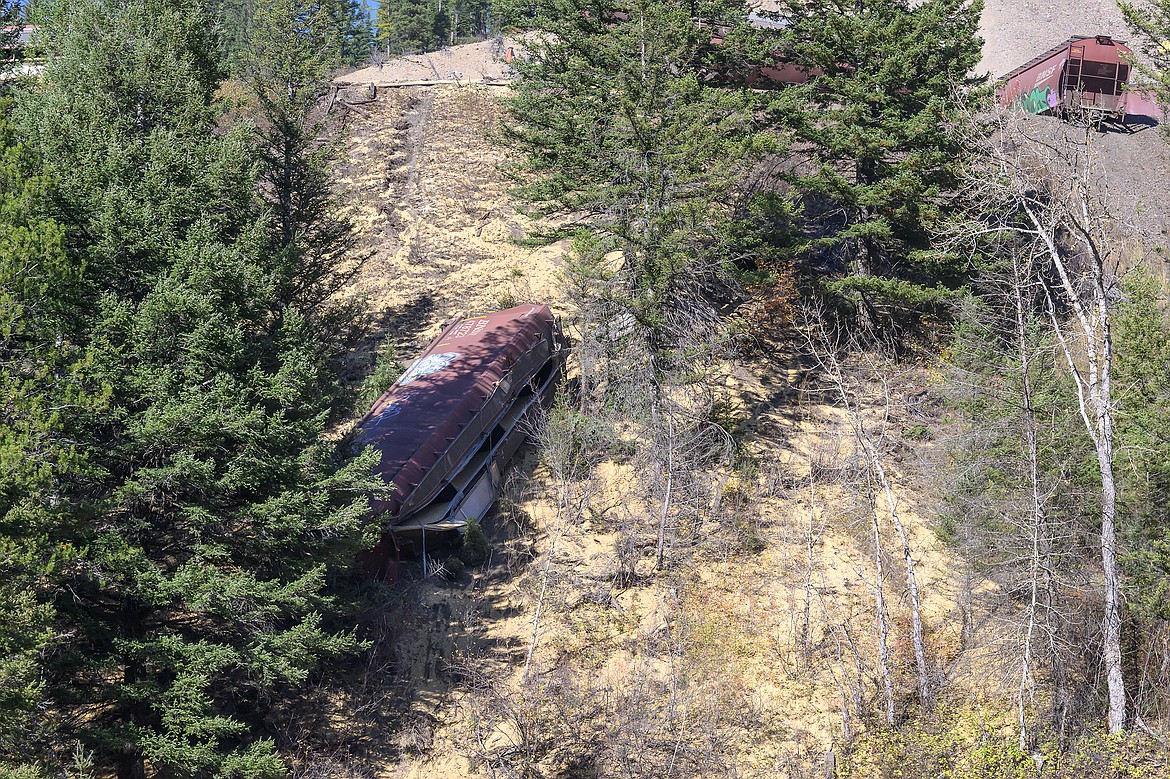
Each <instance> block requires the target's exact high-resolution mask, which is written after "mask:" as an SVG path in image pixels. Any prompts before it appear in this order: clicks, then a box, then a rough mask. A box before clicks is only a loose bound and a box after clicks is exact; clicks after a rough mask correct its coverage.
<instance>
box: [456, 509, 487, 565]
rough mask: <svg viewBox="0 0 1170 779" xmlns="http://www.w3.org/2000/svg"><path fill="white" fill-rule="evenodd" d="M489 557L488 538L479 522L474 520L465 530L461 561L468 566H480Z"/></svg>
mask: <svg viewBox="0 0 1170 779" xmlns="http://www.w3.org/2000/svg"><path fill="white" fill-rule="evenodd" d="M487 556H488V541H487V536H485V535H484V533H483V528H482V527H480V525H479V522H477V521H476V520H474V519H472V520H469V521H468V523H467V527H465V528H463V548H462V549H460V550H459V559H460V560H462V561H463V562H464V563H466V564H467V565H480V564H482V563H483V561H484V560H486V559H487Z"/></svg>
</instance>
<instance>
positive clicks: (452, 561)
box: [443, 555, 464, 581]
mask: <svg viewBox="0 0 1170 779" xmlns="http://www.w3.org/2000/svg"><path fill="white" fill-rule="evenodd" d="M443 571H445V572H446V575H447V578H448V579H450V580H451V581H455V580H456V579H458V578H459V577H460V576H462V575H463V571H464V566H463V561H462V560H460V559H459V556H458V555H451V556H450V557H448V558H447V559H446V560H444V561H443Z"/></svg>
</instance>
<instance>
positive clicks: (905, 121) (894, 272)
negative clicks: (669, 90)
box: [774, 0, 983, 308]
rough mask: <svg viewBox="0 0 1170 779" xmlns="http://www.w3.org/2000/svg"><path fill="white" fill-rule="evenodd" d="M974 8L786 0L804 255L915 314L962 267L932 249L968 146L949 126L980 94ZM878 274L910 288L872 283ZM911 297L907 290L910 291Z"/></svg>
mask: <svg viewBox="0 0 1170 779" xmlns="http://www.w3.org/2000/svg"><path fill="white" fill-rule="evenodd" d="M982 7H983V5H982V2H981V0H973V1H972V0H927V1H926V2H907V1H906V0H852V1H851V2H847V3H836V2H828V1H827V0H788V1H786V2H783V3H782V4H781V11H780V16H781V17H782V18H784V19H785V20H786V22H787V25H788V26H787V29H786V30H785V31H784V33H783V35H782V36H781V39H782V41H783V46H782V48H783V50H784V52H785V54H786V56H788V57H789V58H790V59H792V60H793V61H794V62H797V63H799V64H801V65H804V66H806V67H809V68H810V69H811V72H812V74H813V77H812V79H811V80H810V82H809V83H808V84H806V85H804V86H802V87H800V88H799V89H798V90H792V93H789V94H783V95H782V96H781V98H780V99H778V100H777V101H776V103H775V105H774V111H775V116H776V120H777V122H778V124H780V125H781V126H782V127H786V128H788V129H789V130H790V131H791V132H792V133H793V134H794V140H793V144H794V146H795V147H796V148H797V149H800V150H802V151H803V152H804V153H805V154H806V155H807V156H808V158H809V160H810V165H808V166H807V167H806V168H802V169H801V170H800V171H799V172H797V173H795V174H794V175H793V176H792V181H793V184H794V186H795V188H796V189H797V190H798V191H799V192H800V193H801V194H802V196H803V200H804V206H805V209H804V210H805V218H806V220H807V221H808V222H809V224H810V229H809V230H808V231H807V233H806V234H807V236H808V237H807V240H806V241H805V243H804V245H803V247H802V248H803V251H804V253H806V255H817V256H820V257H823V258H829V259H831V260H832V261H833V262H835V263H837V264H838V265H840V266H842V270H844V271H845V273H846V274H847V275H846V279H845V282H844V283H843V284H838V285H837V287H838V289H839V290H841V291H845V290H850V289H851V290H853V294H855V295H856V296H858V297H859V298H860V299H862V300H863V301H884V302H893V303H895V304H901V305H904V306H905V307H907V308H917V307H919V306H920V305H921V304H922V302H923V299H922V298H923V296H924V295H925V298H926V299H937V298H938V297H939V295H938V293H937V291H936V290H935V289H934V288H935V285H936V283H937V282H939V281H942V282H944V283H946V284H948V285H951V286H953V285H954V284H956V283H958V282H961V280H962V278H963V276H964V268H963V265H962V263H961V262H960V261H959V260H958V259H957V258H955V257H952V256H949V255H948V254H947V253H945V252H943V251H940V250H939V248H938V246H937V245H936V244H935V242H934V240H933V235H934V232H935V231H936V229H937V227H938V226H939V224H940V222H941V220H942V219H943V218H945V216H946V215H947V213H948V212H950V211H951V210H953V204H954V199H955V197H956V192H957V190H958V185H959V183H960V181H961V175H962V171H963V170H964V166H965V165H966V163H967V162H968V160H969V153H968V150H967V149H965V148H964V145H963V143H962V142H961V138H962V133H959V132H956V131H955V130H956V128H957V127H958V126H960V125H961V124H962V122H963V121H964V117H965V116H967V115H968V114H969V113H970V110H971V108H972V107H973V106H974V105H975V104H976V102H977V100H978V97H979V94H980V93H979V90H978V87H979V86H980V85H981V84H982V82H983V79H981V78H973V77H971V75H970V74H971V73H972V72H973V71H974V69H975V68H976V66H977V65H978V63H979V59H980V56H981V45H982V41H981V40H980V39H979V37H978V34H977V33H978V25H979V17H980V13H981V11H982ZM873 277H881V278H883V279H889V280H899V281H902V282H909V284H902V283H888V282H886V283H879V282H876V281H875V280H874V279H873ZM915 286H916V287H917V288H918V289H917V290H915V289H914V287H915Z"/></svg>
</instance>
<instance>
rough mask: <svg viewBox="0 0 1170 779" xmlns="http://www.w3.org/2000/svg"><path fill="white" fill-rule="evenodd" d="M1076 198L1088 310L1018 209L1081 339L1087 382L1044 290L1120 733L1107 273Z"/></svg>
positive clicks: (1083, 200)
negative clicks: (1082, 456) (1094, 504)
mask: <svg viewBox="0 0 1170 779" xmlns="http://www.w3.org/2000/svg"><path fill="white" fill-rule="evenodd" d="M1077 195H1078V203H1079V210H1080V213H1079V214H1070V215H1069V216H1070V227H1071V228H1072V230H1073V232H1074V233H1075V235H1076V237H1077V239H1078V240H1079V241H1080V242H1081V243H1082V245H1083V246H1084V247H1085V249H1086V250H1087V251H1088V253H1089V255H1090V256H1091V258H1092V268H1091V270H1090V271H1089V278H1088V279H1087V281H1089V282H1090V289H1089V294H1090V295H1091V296H1092V301H1091V308H1090V307H1086V306H1085V304H1084V303H1083V302H1082V301H1081V297H1080V291H1079V290H1078V288H1077V285H1076V284H1075V282H1074V281H1073V279H1072V277H1071V274H1070V272H1069V268H1068V265H1067V263H1066V262H1065V257H1064V253H1063V252H1062V251H1061V249H1060V247H1059V246H1057V244H1056V240H1055V238H1054V237H1053V233H1052V230H1051V229H1049V228H1048V227H1046V226H1045V224H1044V222H1043V220H1042V219H1041V218H1040V216H1039V215H1038V213H1037V212H1036V210H1035V208H1033V207H1032V204H1031V203H1030V202H1029V201H1027V200H1025V201H1024V203H1023V206H1024V211H1025V213H1026V214H1027V216H1028V220H1029V221H1030V222H1031V224H1032V226H1033V227H1034V228H1035V234H1036V235H1037V236H1038V237H1039V238H1040V240H1041V241H1042V243H1043V244H1044V247H1045V249H1046V250H1047V253H1048V255H1049V257H1050V258H1051V260H1052V266H1053V268H1054V269H1055V270H1056V272H1057V275H1058V276H1059V278H1060V287H1061V290H1062V291H1063V293H1064V298H1065V302H1066V303H1068V305H1069V306H1070V307H1071V308H1072V310H1073V314H1074V315H1075V317H1076V320H1077V322H1078V323H1079V324H1080V328H1081V334H1082V336H1083V337H1084V341H1085V351H1086V353H1087V364H1088V374H1089V375H1088V378H1087V379H1086V378H1085V376H1084V375H1083V374H1082V373H1081V371H1080V370H1079V368H1078V367H1077V364H1076V358H1075V356H1074V354H1073V351H1072V347H1071V346H1070V345H1069V343H1068V340H1067V339H1066V338H1065V337H1064V332H1063V330H1062V329H1061V326H1060V322H1059V321H1058V319H1057V317H1056V306H1055V303H1054V301H1053V300H1052V295H1051V292H1049V295H1048V315H1049V318H1050V319H1051V320H1052V325H1053V329H1054V330H1055V332H1056V336H1057V340H1058V342H1059V343H1060V347H1061V350H1062V351H1063V353H1064V357H1065V361H1066V362H1067V363H1068V366H1069V370H1070V371H1071V373H1072V376H1073V379H1074V381H1075V383H1076V388H1077V402H1078V404H1079V407H1080V412H1081V417H1082V419H1083V420H1084V422H1085V428H1086V430H1087V432H1088V433H1089V436H1090V438H1092V440H1093V447H1094V449H1095V450H1096V455H1097V465H1098V468H1099V469H1100V471H1101V568H1102V573H1103V575H1104V579H1105V581H1104V601H1105V624H1104V629H1103V636H1102V654H1103V655H1104V657H1103V659H1104V662H1105V676H1106V682H1107V686H1108V697H1109V714H1108V723H1109V732H1110V733H1120V732H1122V731H1123V730H1124V729H1125V720H1126V698H1125V678H1124V676H1123V675H1122V654H1121V577H1120V573H1119V571H1118V567H1117V528H1116V514H1117V484H1116V480H1115V479H1114V475H1113V396H1112V386H1111V383H1112V368H1113V334H1112V327H1111V316H1110V310H1109V290H1108V288H1107V284H1108V279H1107V272H1106V268H1105V263H1104V258H1103V257H1102V255H1101V251H1100V249H1099V246H1098V245H1097V243H1096V241H1095V240H1094V238H1093V237H1092V235H1091V229H1092V219H1091V215H1090V214H1089V209H1088V202H1087V197H1088V195H1087V193H1086V192H1085V191H1084V190H1083V189H1081V190H1079V191H1078V193H1077ZM1090 412H1091V415H1092V418H1091V417H1090Z"/></svg>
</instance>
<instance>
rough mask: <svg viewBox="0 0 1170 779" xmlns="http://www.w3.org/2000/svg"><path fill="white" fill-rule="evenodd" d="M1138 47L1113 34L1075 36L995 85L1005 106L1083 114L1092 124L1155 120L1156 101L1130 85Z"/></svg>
mask: <svg viewBox="0 0 1170 779" xmlns="http://www.w3.org/2000/svg"><path fill="white" fill-rule="evenodd" d="M1132 56H1133V50H1132V49H1130V47H1129V46H1126V45H1125V42H1124V41H1117V40H1113V38H1111V37H1109V36H1108V35H1094V36H1089V35H1074V36H1072V37H1071V38H1069V39H1068V40H1067V41H1065V42H1064V43H1061V44H1060V45H1059V46H1054V47H1053V48H1051V49H1049V50H1048V51H1046V52H1044V53H1043V54H1040V55H1038V56H1037V57H1034V58H1033V59H1031V60H1029V61H1028V62H1026V63H1024V64H1023V65H1021V66H1020V67H1018V68H1016V69H1015V70H1013V71H1011V72H1010V73H1008V74H1006V75H1005V76H1004V77H1003V78H1002V79H1000V83H999V86H998V88H997V89H996V98H997V100H998V101H999V103H1000V105H1002V106H1004V107H1005V108H1016V109H1020V110H1023V111H1026V112H1028V113H1031V114H1055V115H1060V116H1079V117H1082V118H1084V119H1085V120H1087V121H1089V122H1091V123H1100V122H1102V121H1115V122H1122V123H1124V122H1125V121H1126V119H1127V118H1128V117H1131V116H1145V117H1150V118H1156V117H1157V116H1159V115H1160V114H1161V111H1160V110H1159V109H1158V107H1157V105H1156V104H1154V102H1153V101H1151V100H1150V99H1149V98H1148V97H1146V96H1144V95H1143V94H1141V93H1139V92H1134V91H1131V90H1130V89H1128V86H1129V78H1130V74H1131V68H1130V60H1131V58H1132Z"/></svg>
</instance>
